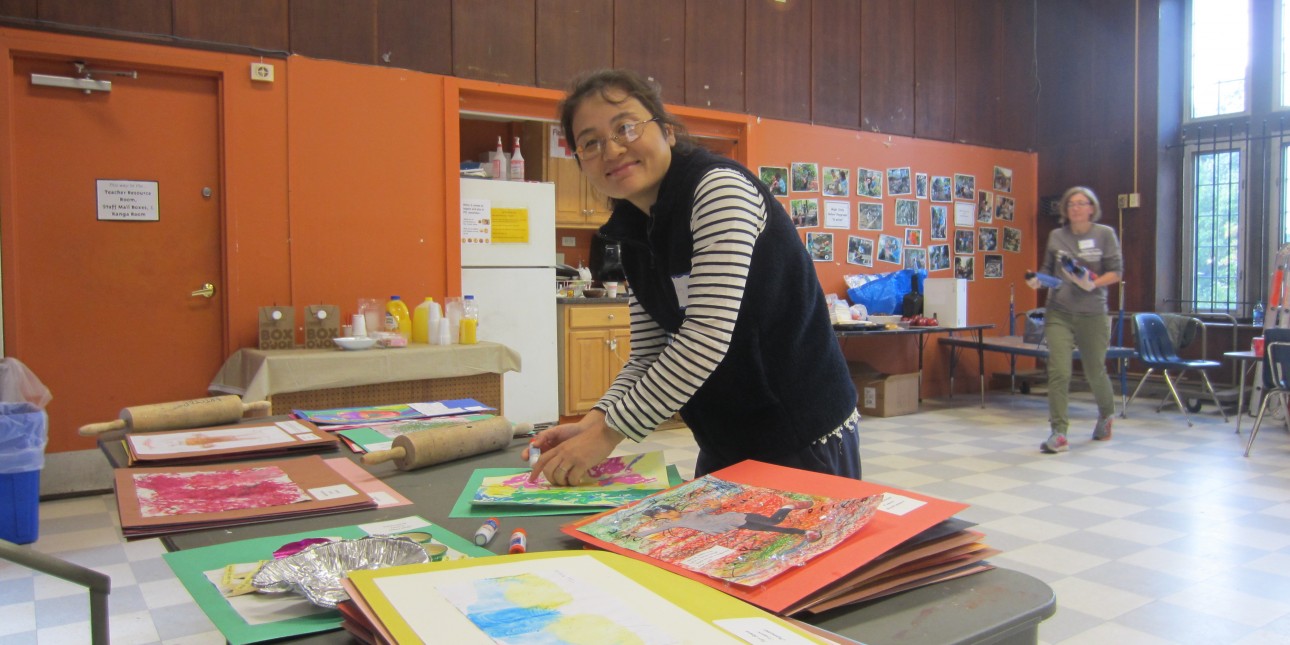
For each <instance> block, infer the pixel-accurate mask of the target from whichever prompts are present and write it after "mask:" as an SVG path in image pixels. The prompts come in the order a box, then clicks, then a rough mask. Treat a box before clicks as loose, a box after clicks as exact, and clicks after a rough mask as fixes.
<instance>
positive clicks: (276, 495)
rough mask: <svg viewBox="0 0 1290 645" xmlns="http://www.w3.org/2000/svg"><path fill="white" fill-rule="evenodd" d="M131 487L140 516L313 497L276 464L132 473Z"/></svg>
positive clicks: (278, 503)
mask: <svg viewBox="0 0 1290 645" xmlns="http://www.w3.org/2000/svg"><path fill="white" fill-rule="evenodd" d="M134 488H135V494H136V495H137V496H138V500H139V512H140V514H142V515H143V517H171V516H174V515H192V514H195V513H220V512H223V511H237V510H243V509H248V508H269V507H271V506H286V505H288V504H296V503H299V502H310V501H313V498H312V497H310V496H309V495H308V494H307V493H305V491H303V490H301V489H300V486H298V485H297V484H296V483H295V482H294V481H291V477H290V476H288V475H287V474H286V473H285V472H283V471H282V469H281V468H278V467H277V466H268V467H262V468H238V469H235V470H217V471H208V472H201V471H197V472H183V473H136V474H135V475H134Z"/></svg>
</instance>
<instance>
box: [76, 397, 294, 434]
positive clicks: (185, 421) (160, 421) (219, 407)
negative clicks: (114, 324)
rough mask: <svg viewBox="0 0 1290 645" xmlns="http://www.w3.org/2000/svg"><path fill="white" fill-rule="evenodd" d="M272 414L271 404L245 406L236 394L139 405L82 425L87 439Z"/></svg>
mask: <svg viewBox="0 0 1290 645" xmlns="http://www.w3.org/2000/svg"><path fill="white" fill-rule="evenodd" d="M261 411H262V412H268V411H269V402H268V401H256V402H254V403H242V397H240V396H237V395H236V394H228V395H225V396H211V397H207V398H204V399H189V400H187V401H171V402H169V403H154V404H151V405H136V406H132V407H128V408H125V409H124V410H121V418H119V419H117V420H116V421H107V422H104V423H91V424H88V425H83V426H81V428H80V430H79V432H80V434H81V436H83V437H92V436H94V435H98V434H102V433H104V432H109V431H112V430H120V429H122V428H125V429H126V430H127V431H129V432H157V431H159V430H179V429H181V428H201V427H204V426H216V425H220V424H224V423H233V422H234V421H237V420H238V419H241V418H242V415H243V414H246V413H247V412H261Z"/></svg>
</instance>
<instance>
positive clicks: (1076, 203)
mask: <svg viewBox="0 0 1290 645" xmlns="http://www.w3.org/2000/svg"><path fill="white" fill-rule="evenodd" d="M1092 205H1093V202H1077V201H1069V202H1066V206H1067V208H1069V207H1071V206H1092Z"/></svg>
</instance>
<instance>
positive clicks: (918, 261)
mask: <svg viewBox="0 0 1290 645" xmlns="http://www.w3.org/2000/svg"><path fill="white" fill-rule="evenodd" d="M905 268H906V269H923V270H926V269H927V250H926V249H905Z"/></svg>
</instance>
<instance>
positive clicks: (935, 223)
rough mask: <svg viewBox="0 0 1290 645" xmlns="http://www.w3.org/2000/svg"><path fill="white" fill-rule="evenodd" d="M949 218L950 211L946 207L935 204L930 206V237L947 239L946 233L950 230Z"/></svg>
mask: <svg viewBox="0 0 1290 645" xmlns="http://www.w3.org/2000/svg"><path fill="white" fill-rule="evenodd" d="M949 218H950V213H949V209H948V208H946V207H944V206H936V205H933V206H932V231H931V239H933V240H944V239H947V237H946V235H948V231H949V230H950V226H949Z"/></svg>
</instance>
